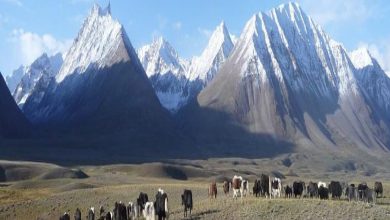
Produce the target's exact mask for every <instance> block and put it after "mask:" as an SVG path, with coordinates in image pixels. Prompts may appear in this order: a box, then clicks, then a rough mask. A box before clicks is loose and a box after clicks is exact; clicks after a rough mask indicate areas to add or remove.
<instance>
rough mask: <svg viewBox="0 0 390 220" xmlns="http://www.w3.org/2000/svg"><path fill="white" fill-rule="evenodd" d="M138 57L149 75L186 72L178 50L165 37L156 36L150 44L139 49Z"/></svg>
mask: <svg viewBox="0 0 390 220" xmlns="http://www.w3.org/2000/svg"><path fill="white" fill-rule="evenodd" d="M137 53H138V57H139V59H140V61H141V64H142V66H143V67H144V69H145V71H146V74H147V75H148V77H151V76H153V75H155V74H160V75H164V74H166V73H169V72H170V73H173V74H184V71H183V67H182V66H181V63H180V59H179V56H178V54H177V52H176V50H175V49H174V48H173V47H172V46H171V45H170V44H169V43H168V42H167V41H166V40H165V39H164V38H163V37H158V38H155V39H154V41H153V42H152V43H151V44H150V45H145V46H143V47H142V48H140V49H139V50H138V52H137Z"/></svg>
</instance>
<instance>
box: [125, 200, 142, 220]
mask: <svg viewBox="0 0 390 220" xmlns="http://www.w3.org/2000/svg"><path fill="white" fill-rule="evenodd" d="M138 213H139V206H138V205H137V204H135V203H133V202H129V205H128V206H127V216H128V217H129V219H136V218H138V217H139V215H138Z"/></svg>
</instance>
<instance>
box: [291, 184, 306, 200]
mask: <svg viewBox="0 0 390 220" xmlns="http://www.w3.org/2000/svg"><path fill="white" fill-rule="evenodd" d="M304 189H305V183H304V182H302V181H295V182H294V183H293V193H294V197H295V198H297V197H298V196H299V198H301V196H302V195H303V192H304Z"/></svg>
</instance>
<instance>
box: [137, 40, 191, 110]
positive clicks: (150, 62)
mask: <svg viewBox="0 0 390 220" xmlns="http://www.w3.org/2000/svg"><path fill="white" fill-rule="evenodd" d="M138 57H139V59H140V61H141V64H142V66H143V67H144V69H145V72H146V74H147V76H148V77H149V80H150V81H151V83H152V85H153V88H154V90H155V92H156V94H157V97H158V98H159V100H160V103H161V104H162V105H163V106H164V107H165V108H166V109H168V110H170V111H171V112H175V111H177V110H178V108H180V107H181V106H183V105H184V104H185V103H186V102H187V99H188V92H187V87H186V85H187V82H188V79H187V77H186V63H185V62H184V61H183V60H181V59H180V58H179V55H178V54H177V52H176V50H175V49H174V48H173V47H172V46H171V45H170V44H169V42H168V41H166V40H165V39H164V38H162V37H158V38H155V39H154V40H153V42H152V43H151V44H149V45H145V46H143V47H142V48H140V49H139V50H138Z"/></svg>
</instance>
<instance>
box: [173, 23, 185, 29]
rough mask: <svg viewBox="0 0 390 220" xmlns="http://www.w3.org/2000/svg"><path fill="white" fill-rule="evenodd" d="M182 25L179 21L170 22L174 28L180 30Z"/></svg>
mask: <svg viewBox="0 0 390 220" xmlns="http://www.w3.org/2000/svg"><path fill="white" fill-rule="evenodd" d="M182 26H183V24H182V23H181V22H180V21H177V22H175V23H173V24H172V27H173V29H175V30H180V29H181V27H182Z"/></svg>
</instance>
